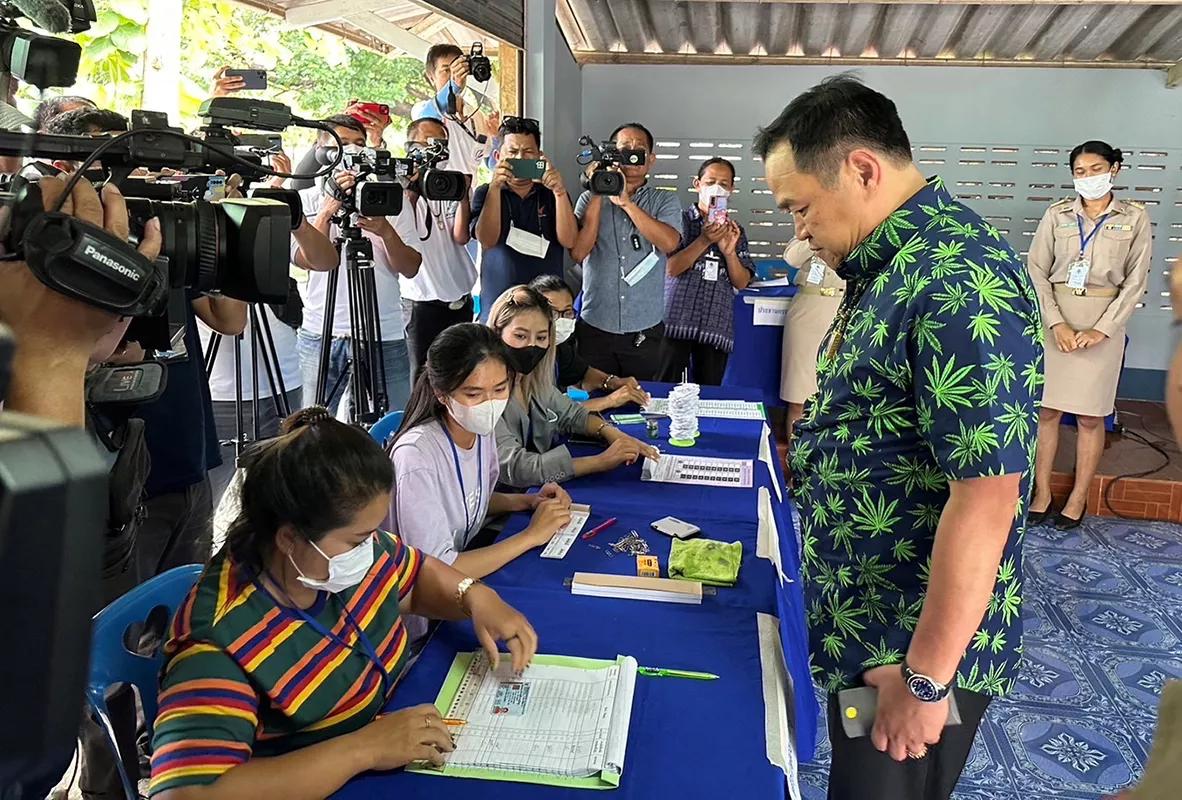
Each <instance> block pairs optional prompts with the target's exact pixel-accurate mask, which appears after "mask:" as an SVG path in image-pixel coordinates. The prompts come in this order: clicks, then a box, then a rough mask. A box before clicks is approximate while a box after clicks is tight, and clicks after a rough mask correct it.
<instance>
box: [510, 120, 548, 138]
mask: <svg viewBox="0 0 1182 800" xmlns="http://www.w3.org/2000/svg"><path fill="white" fill-rule="evenodd" d="M501 132H502V133H526V134H532V135H534V136H541V135H542V126H541V125H539V124H538V121H537V120H536V119H530V118H529V117H503V118H502V119H501Z"/></svg>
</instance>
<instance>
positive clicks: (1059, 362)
mask: <svg viewBox="0 0 1182 800" xmlns="http://www.w3.org/2000/svg"><path fill="white" fill-rule="evenodd" d="M1055 302H1056V303H1057V304H1058V306H1059V310H1060V312H1062V314H1063V319H1064V321H1066V323H1067V324H1068V325H1070V326H1071V327H1072V328H1074V329H1075V330H1077V331H1086V330H1091V329H1092V328H1093V326H1095V324H1096V323H1097V322H1098V321H1099V320H1100V317H1102V316H1103V315H1104V312H1105V311H1107V310H1108V306H1109V304H1110V303H1111V302H1112V297H1111V296H1109V297H1090V296H1083V297H1081V296H1078V295H1076V294H1075V293H1074V292H1072V290H1071V289H1068V288H1067V287H1066V286H1064V285H1063V284H1057V285H1056V286H1055ZM1124 350H1125V329H1124V328H1121V329H1120V330H1119V331H1116V332H1115V333H1114V334H1113V335H1112V336H1110V337H1109V338H1107V339H1105V340H1104V341H1102V342H1100V343H1099V344H1096V345H1092V346H1091V347H1089V348H1087V349H1086V350H1073V351H1072V352H1070V353H1060V352H1059V348H1058V347H1056V346H1055V334H1054V333H1053V332H1051V331H1049V330H1048V331H1046V362H1045V369H1046V383H1045V384H1044V385H1043V390H1042V404H1043V406H1044V407H1046V408H1053V409H1055V410H1057V411H1064V412H1066V413H1068V414H1079V415H1082V416H1086V417H1106V416H1108V415H1109V414H1111V413H1112V409H1113V408H1114V407H1115V405H1116V384H1117V382H1118V381H1119V380H1120V366H1121V363H1122V362H1123V361H1124Z"/></svg>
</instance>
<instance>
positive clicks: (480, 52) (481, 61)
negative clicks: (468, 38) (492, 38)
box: [464, 42, 492, 83]
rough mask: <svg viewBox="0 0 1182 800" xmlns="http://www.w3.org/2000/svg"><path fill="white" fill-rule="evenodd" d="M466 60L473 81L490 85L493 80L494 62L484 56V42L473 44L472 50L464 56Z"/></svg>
mask: <svg viewBox="0 0 1182 800" xmlns="http://www.w3.org/2000/svg"><path fill="white" fill-rule="evenodd" d="M464 60H465V61H467V62H468V74H469V75H471V76H472V80H474V81H476V82H477V83H488V82H489V81H490V80H492V62H491V61H489V59H488V56H486V55H485V54H484V44H483V43H482V42H473V43H472V50H471V51H470V52H469V53H468V55H466V56H464Z"/></svg>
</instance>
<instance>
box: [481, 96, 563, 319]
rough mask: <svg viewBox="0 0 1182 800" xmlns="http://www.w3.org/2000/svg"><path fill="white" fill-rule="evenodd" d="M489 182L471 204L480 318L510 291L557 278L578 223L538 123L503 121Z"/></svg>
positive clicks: (522, 119) (483, 317)
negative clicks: (545, 278) (477, 247)
mask: <svg viewBox="0 0 1182 800" xmlns="http://www.w3.org/2000/svg"><path fill="white" fill-rule="evenodd" d="M498 136H499V138H500V140H501V147H500V150H499V151H498V152H497V159H498V163H497V168H496V171H495V172H493V177H492V181H491V182H490V183H489V184H488V185H486V186H481V187H480V188H479V189H477V190H476V195H475V197H474V198H473V200H472V232H473V234H474V235H475V236H476V238H477V240H479V242H480V246H481V248H482V255H481V261H480V318H481V320H487V319H488V310H489V309H491V308H492V304H493V303H495V302H496V300H497V298H498V297H500V296H501V294H502V293H504V291H505V290H506V289H508V288H509V287H511V286H519V285H522V284H527V283H529V282H530V281H532V280H533V279H534V278H537V277H538V276H540V275H553V276H556V277H558V276H561V275H562V270H563V250H564V249H566V248H570V247H573V246H574V244H575V237H577V236H578V233H579V223H578V222H577V221H576V220H575V212H574V209H573V208H572V207H571V202H570V195H568V194H567V192H566V186H565V184H564V183H563V181H562V175H560V174H559V172H558V170H557V169H555V168H554V164H553V163H552V162H551V161H550V160H549V159H548V158H546V154H545V153H543V152H542V131H541V128H540V127H539V126H538V121H537V120H534V119H527V118H524V117H505V120H504V122H502V123H501V127H500V130H499V132H498Z"/></svg>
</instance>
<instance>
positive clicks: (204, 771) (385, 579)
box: [149, 407, 537, 800]
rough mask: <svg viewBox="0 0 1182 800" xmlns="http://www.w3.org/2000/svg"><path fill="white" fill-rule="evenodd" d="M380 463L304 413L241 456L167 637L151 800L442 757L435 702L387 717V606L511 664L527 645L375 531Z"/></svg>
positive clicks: (486, 603)
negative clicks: (466, 636) (222, 513)
mask: <svg viewBox="0 0 1182 800" xmlns="http://www.w3.org/2000/svg"><path fill="white" fill-rule="evenodd" d="M392 484H393V470H392V469H391V466H390V462H389V460H388V459H387V458H386V454H385V453H384V452H383V451H382V448H381V447H379V446H378V445H377V444H376V443H375V442H374V441H373V440H372V439H371V438H370V437H369V435H368V434H366V433H365V431H363V430H361V429H360V428H355V427H353V426H350V425H346V424H344V423H341V422H337V421H336V420H334V419H332V418H331V416H330V415H329V413H328V412H327V411H326V410H325V409H323V408H315V407H314V408H308V409H305V410H303V411H301V412H299V413H297V414H295V415H293V416H292V417H289V418H288V419H287V420H286V421H285V422H284V425H283V433H282V434H281V435H280V436H279V437H277V438H275V439H272V440H269V441H267V442H265V443H263V444H261V445H259V446H257V448H256V449H255V450H254V451H252V453H251V455H250V456H249V458H248V462H247V465H246V477H245V479H244V481H243V485H242V507H241V512H240V514H239V517H238V519H237V520H236V521H235V522H234V524H233V525H232V526H231V528H230V531H229V533H228V536H227V540H226V544H225V546H224V547H223V548H222V549H221V550H220V551H219V552H218V553H217V554H216V555H215V556H214V557H213V559H212V560H211V561H210V564H209V566H207V567H206V569H205V572H204V573H202V575H201V577H200V578H199V579H198V581H197V584H196V586H194V587H193V590H192V591H191V592H190V593H189V595H188V597H187V598H186V599H185V600H184V601H183V602H182V603H181V605H180V607H179V608H178V610H177V614H176V617H175V619H174V620H173V622H172V626H171V629H170V632H169V638H168V641H167V642H166V644H165V664H164V672H163V677H162V679H161V691H160V710H159V713H158V715H157V717H156V725H155V731H154V734H153V748H152V749H153V752H152V778H151V784H150V787H149V794H151V795H152V796H153V797H159V798H161V799H162V800H190V798H192V799H193V800H201V799H202V798H213V800H217V798H231V797H284V798H288V799H289V800H295V799H296V798H321V797H326V796H328V795H330V794H332V793H333V792H335V791H336V790H337V789H339V788H340V787H341V786H342V785H343V784H344V783H345V782H346V781H348V780H349V779H350V778H352V777H353V776H354V775H357V774H359V773H361V772H365V771H367V770H374V769H377V770H384V769H396V768H398V767H402V766H405V765H406V764H408V763H410V762H411V761H416V760H426V761H430V762H432V763H435V764H441V763H442V762H443V754H444V753H446V752H449V751H451V750H452V749H453V747H452V743H451V737H450V735H449V734H448V731H447V728H446V727H445V726H444V724H443V722H442V720H441V719H440V716H439V712H438V711H437V710H436V709H435V708H434V706H429V705H424V706H417V707H414V708H404V709H399V710H394V711H389V712H388V711H387V709H388V706H389V705H390V701H391V699H392V698H393V695H394V681H395V679H396V678H397V676H398V675H399V674H400V672H401V671H402V670H403V668H405V666H406V664H407V657H408V655H409V653H410V647H409V645H410V643H409V638H408V636H407V632H406V630H405V628H404V626H403V614H417V615H422V616H426V617H431V618H434V619H453V620H458V619H463V618H465V617H471V619H472V622H473V625H474V626H475V629H476V634H477V637H478V638H479V640H480V642H481V644H482V645H483V647H484V649H485V650H486V652H487V653H488V654H489V657H490V659H491V660H492V661H493V662H494V663H496V662H497V661H499V655H498V654H497V645H496V642H497V641H503V642H505V643H506V645H507V646H508V649H509V651H510V653H511V654H512V660H513V667H514V669H516V670H521V669H524V668H525V667H526V666H527V665H528V663H529V661H530V659H532V657H533V654H534V653H535V652H536V650H537V635H536V634H535V633H534V631H533V629H532V628H531V627H530V625H529V623H528V622H527V621H526V620H525V618H524V617H523V616H522V615H521V614H520V613H518V612H517V611H515V610H514V609H512V608H511V607H509V606H508V605H506V604H505V603H504V601H502V600H501V599H500V597H498V596H497V594H496V592H494V591H492V590H491V589H489V588H488V587H486V586H484V585H482V584H478V583H475V582H474V581H473V580H472V579H471V578H468V577H466V576H464V575H463V574H461V573H459V572H457V571H456V570H454V569H452V568H451V567H450V566H448V565H446V564H444V563H442V562H441V561H439V560H437V559H435V558H432V557H430V556H427V555H423V554H421V553H420V552H418V551H417V550H416V549H415V548H413V547H411V546H410V545H407V544H405V543H404V542H402V541H401V540H400V539H399V538H398V537H397V536H394V535H391V534H389V533H386V532H384V531H383V530H382V529H381V523H382V520H383V518H384V517H385V516H386V511H387V508H388V505H389V497H390V489H391V486H392Z"/></svg>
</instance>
